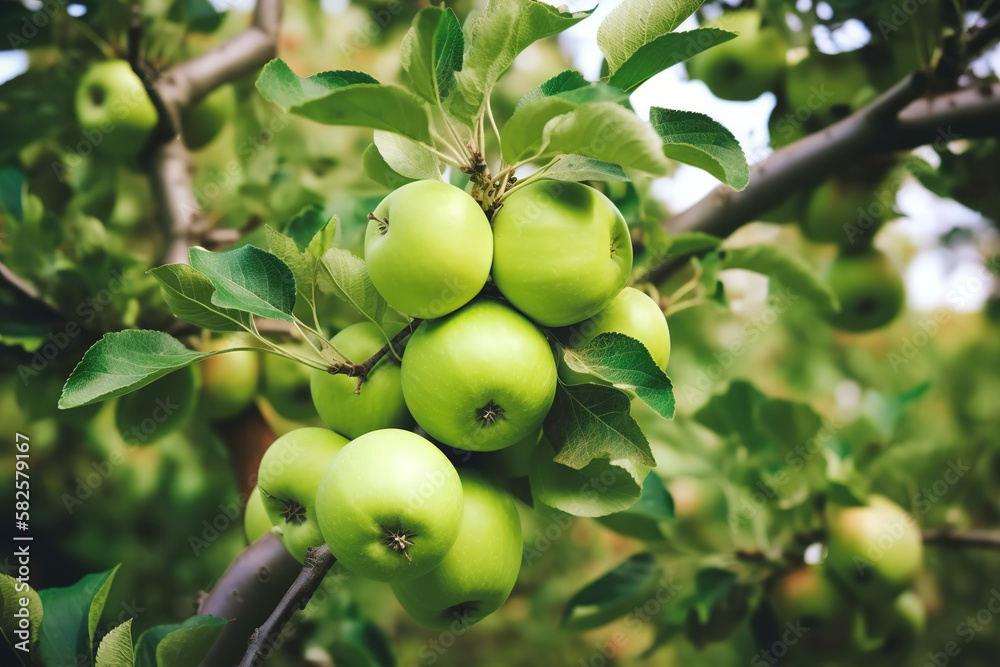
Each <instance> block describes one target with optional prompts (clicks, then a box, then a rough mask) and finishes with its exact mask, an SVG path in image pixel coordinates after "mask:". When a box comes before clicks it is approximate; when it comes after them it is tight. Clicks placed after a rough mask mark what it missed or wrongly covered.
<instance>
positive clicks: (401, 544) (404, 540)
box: [382, 527, 417, 562]
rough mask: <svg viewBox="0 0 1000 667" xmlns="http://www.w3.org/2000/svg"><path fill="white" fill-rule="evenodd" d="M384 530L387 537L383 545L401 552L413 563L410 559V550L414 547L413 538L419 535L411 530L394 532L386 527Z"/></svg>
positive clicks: (384, 538) (383, 540)
mask: <svg viewBox="0 0 1000 667" xmlns="http://www.w3.org/2000/svg"><path fill="white" fill-rule="evenodd" d="M382 530H383V531H384V532H385V537H383V538H382V543H383V544H385V545H386V546H387V547H391V548H392V549H393V550H395V551H399V552H400V553H402V554H403V555H404V556H406V560H408V561H410V562H413V558H411V557H410V552H409V551H408V549H409V548H410V547H412V546H413V541H412V539H411V538H414V537H416V536H417V534H416V533H414V532H413V531H410V530H393V529H392V528H385V527H383V528H382Z"/></svg>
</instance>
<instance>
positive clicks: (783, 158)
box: [650, 74, 1000, 282]
mask: <svg viewBox="0 0 1000 667" xmlns="http://www.w3.org/2000/svg"><path fill="white" fill-rule="evenodd" d="M926 84H927V81H926V79H925V78H924V77H923V76H921V75H919V74H914V75H911V76H909V77H907V78H906V79H904V80H903V81H902V82H900V83H899V84H897V85H896V86H894V87H893V88H891V89H890V90H888V91H886V92H885V93H883V94H882V95H881V96H880V97H879V98H877V99H876V100H875V101H873V102H872V103H871V104H869V105H868V106H867V107H865V108H863V109H861V110H859V111H858V112H857V113H855V114H852V115H851V116H848V117H847V118H845V119H844V120H842V121H840V122H839V123H836V124H834V125H831V126H830V127H828V128H826V129H825V130H823V131H821V132H817V133H815V134H812V135H809V136H807V137H804V138H802V139H800V140H799V141H796V142H795V143H792V144H789V145H788V146H785V147H784V148H781V149H780V150H778V151H776V152H774V153H773V154H772V155H771V156H770V157H768V158H767V159H765V160H763V161H761V162H759V163H757V164H755V165H754V166H753V167H751V170H750V171H751V173H750V184H749V185H748V186H747V187H746V189H744V190H743V191H742V192H734V191H733V190H731V189H730V188H729V187H727V186H719V187H717V188H716V189H715V190H713V191H712V192H710V193H709V194H708V195H707V196H706V197H704V198H703V199H701V200H700V201H699V202H697V203H696V204H694V205H693V206H691V207H690V208H688V209H687V210H685V211H683V212H681V213H679V214H677V215H675V216H673V217H671V218H669V219H667V220H666V221H664V223H663V227H664V228H665V229H667V230H668V231H669V232H671V233H674V234H676V233H680V232H688V231H701V232H706V233H708V234H714V235H716V236H720V237H726V236H728V235H729V234H731V233H732V232H734V231H735V230H736V229H738V228H739V227H741V226H742V225H744V224H746V223H748V222H751V221H753V220H755V219H757V217H758V216H760V215H761V214H763V213H766V212H767V211H769V210H771V209H773V208H775V207H776V206H778V205H780V204H781V203H782V202H783V201H784V200H785V199H786V198H787V197H788V196H789V195H790V194H791V193H794V192H799V191H801V190H803V189H806V188H810V187H814V186H816V185H818V184H819V183H821V182H822V181H823V180H825V179H826V178H828V177H829V176H830V175H831V174H834V173H836V172H837V171H839V170H841V169H843V168H844V167H845V166H847V165H849V164H850V163H852V162H854V161H857V160H859V159H861V158H862V157H865V156H868V155H876V154H880V153H886V152H890V151H897V150H904V149H910V148H915V147H917V146H922V145H925V144H933V143H936V142H938V143H940V142H947V141H951V140H953V139H958V138H970V137H986V136H997V135H998V134H1000V84H992V85H989V86H982V87H975V88H966V89H962V90H957V91H954V92H950V93H947V94H943V95H939V96H937V97H933V98H927V99H920V96H921V95H922V94H923V92H924V90H925V88H926ZM683 263H684V262H683V261H679V259H678V258H676V257H670V256H668V257H666V258H664V261H663V263H661V264H659V265H658V266H655V267H653V268H652V269H651V270H650V280H651V281H652V282H659V281H660V280H662V279H663V278H665V277H666V276H668V275H670V273H672V272H673V271H674V270H676V269H677V268H679V267H680V266H682V265H683Z"/></svg>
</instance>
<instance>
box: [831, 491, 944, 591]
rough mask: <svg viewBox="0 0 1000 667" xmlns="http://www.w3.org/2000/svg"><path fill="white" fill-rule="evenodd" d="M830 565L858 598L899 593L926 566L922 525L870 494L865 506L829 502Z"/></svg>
mask: <svg viewBox="0 0 1000 667" xmlns="http://www.w3.org/2000/svg"><path fill="white" fill-rule="evenodd" d="M827 526H828V530H829V544H828V548H829V556H828V557H827V560H826V565H827V567H829V568H830V570H831V571H832V572H834V573H835V574H836V575H837V577H838V578H839V579H840V580H841V581H843V582H844V583H845V584H847V585H848V586H849V587H850V588H851V589H852V590H853V591H854V592H855V593H856V594H857V595H858V597H860V598H862V599H864V600H868V601H871V602H874V601H878V600H885V599H886V598H892V597H895V596H897V595H899V594H900V593H901V592H902V591H903V590H904V589H905V588H906V587H907V586H909V585H910V584H911V583H912V582H913V580H914V578H915V577H916V576H917V574H918V573H919V572H920V569H921V567H922V565H923V560H924V555H923V554H924V545H923V540H922V538H921V534H920V529H919V527H918V526H917V525H916V522H915V521H914V520H913V517H911V516H910V515H909V514H907V513H906V512H905V511H904V510H903V508H901V507H900V506H899V505H897V504H895V503H894V502H892V501H891V500H889V499H888V498H884V497H882V496H871V498H870V499H869V503H868V505H866V506H860V507H843V506H837V505H833V504H830V505H829V506H828V507H827Z"/></svg>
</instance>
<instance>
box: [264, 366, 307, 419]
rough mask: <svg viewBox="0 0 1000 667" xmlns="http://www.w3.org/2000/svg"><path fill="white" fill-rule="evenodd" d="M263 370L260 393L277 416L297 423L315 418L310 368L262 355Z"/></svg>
mask: <svg viewBox="0 0 1000 667" xmlns="http://www.w3.org/2000/svg"><path fill="white" fill-rule="evenodd" d="M263 370H264V373H263V375H264V380H263V384H262V387H261V393H263V395H264V398H266V399H267V401H268V403H270V404H271V407H273V408H274V409H275V410H276V411H277V412H278V414H280V415H281V416H282V417H284V418H286V419H291V420H292V421H298V422H305V421H309V420H311V419H315V418H316V407H315V406H314V405H313V400H312V390H311V389H310V387H309V379H310V371H311V370H312V369H310V368H309V367H308V366H306V365H305V364H301V363H299V362H298V361H295V360H294V359H289V358H287V357H281V356H278V355H276V354H265V355H264V369H263Z"/></svg>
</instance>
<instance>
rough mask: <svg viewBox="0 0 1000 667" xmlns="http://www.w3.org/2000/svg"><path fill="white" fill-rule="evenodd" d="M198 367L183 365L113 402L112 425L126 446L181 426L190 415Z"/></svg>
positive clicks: (192, 412)
mask: <svg viewBox="0 0 1000 667" xmlns="http://www.w3.org/2000/svg"><path fill="white" fill-rule="evenodd" d="M198 384H199V378H198V369H197V368H196V367H194V366H184V367H183V368H179V369H177V370H176V371H173V372H172V373H168V374H167V375H164V376H163V377H161V378H159V379H157V380H155V381H153V382H152V383H150V384H147V385H146V386H145V387H142V388H140V389H137V390H135V391H133V392H132V393H130V394H125V395H124V396H122V397H121V398H119V399H118V403H117V404H116V405H115V424H116V425H117V426H118V432H119V433H121V436H122V438H123V439H124V440H125V442H126V443H128V444H129V445H148V444H151V443H153V442H156V441H157V440H159V439H160V438H162V437H164V436H166V435H168V434H170V433H172V432H173V431H175V430H177V429H178V428H180V427H182V426H184V425H185V424H187V423H188V421H190V419H191V415H192V414H194V410H195V406H196V405H197V402H198V401H197V395H198Z"/></svg>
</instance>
